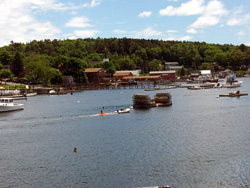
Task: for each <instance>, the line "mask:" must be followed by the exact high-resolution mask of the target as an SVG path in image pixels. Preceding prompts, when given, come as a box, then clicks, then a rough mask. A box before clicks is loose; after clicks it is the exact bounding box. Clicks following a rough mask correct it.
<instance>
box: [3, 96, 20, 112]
mask: <svg viewBox="0 0 250 188" xmlns="http://www.w3.org/2000/svg"><path fill="white" fill-rule="evenodd" d="M13 100H14V99H13V98H0V112H9V111H15V110H23V108H24V107H23V104H15V103H14V102H13Z"/></svg>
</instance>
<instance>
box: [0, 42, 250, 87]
mask: <svg viewBox="0 0 250 188" xmlns="http://www.w3.org/2000/svg"><path fill="white" fill-rule="evenodd" d="M34 54H36V55H38V56H39V57H43V58H40V59H39V60H37V59H36V58H35V56H34ZM32 58H34V59H33V60H32ZM103 58H109V60H110V62H109V63H106V62H105V63H99V65H96V66H100V67H103V68H104V69H106V71H107V72H109V73H111V74H113V73H114V72H115V71H116V70H131V69H141V70H142V73H146V74H147V73H148V72H149V71H152V70H160V68H161V67H160V66H158V64H162V65H163V64H164V62H179V64H180V65H183V66H184V68H185V69H184V70H185V71H186V70H189V69H190V68H192V69H200V68H201V66H204V65H203V63H208V64H209V65H212V64H213V65H215V64H216V67H215V70H221V69H226V68H230V69H233V70H243V69H247V67H248V66H249V64H250V48H249V47H248V46H245V45H243V44H241V45H240V46H233V45H229V44H224V45H219V44H208V43H205V42H186V41H184V42H180V41H162V40H145V39H129V38H121V39H118V38H109V39H103V38H97V39H92V38H86V39H76V40H70V39H67V40H56V39H55V40H52V41H51V40H49V39H46V40H42V41H36V40H34V41H31V42H29V43H27V44H22V43H15V42H13V41H12V42H11V44H10V45H9V46H4V47H2V48H0V63H1V64H2V65H10V67H11V71H12V73H13V74H14V75H15V76H18V77H24V76H26V77H28V78H30V77H36V76H34V71H33V70H32V69H31V67H33V66H34V67H36V68H38V67H43V66H44V67H46V68H43V69H42V68H40V69H41V70H47V71H45V72H47V73H49V72H50V71H48V70H53V71H52V72H54V73H55V72H57V71H59V72H60V73H61V75H72V76H73V77H74V78H75V79H77V81H79V82H86V79H85V76H84V75H83V74H81V72H82V71H84V70H85V68H87V67H91V65H90V64H91V62H92V61H99V62H102V60H103ZM27 60H29V61H28V62H29V63H28V62H27ZM41 61H45V62H41ZM31 62H35V63H31ZM48 62H49V63H48ZM34 64H37V65H34ZM0 68H1V67H0ZM36 68H35V70H37V69H36ZM51 68H54V69H51ZM210 68H211V67H210ZM55 70H57V71H55ZM38 72H39V71H38ZM41 72H42V71H41ZM59 72H57V73H56V75H57V76H56V77H58V79H56V78H52V77H53V76H51V75H50V76H46V77H45V79H50V80H47V81H46V82H48V83H49V82H50V81H51V82H53V83H56V82H58V83H59V82H60V74H58V73H59ZM51 74H52V73H51ZM37 75H38V73H37ZM52 75H53V74H52ZM38 80H39V79H38ZM43 82H45V81H43Z"/></svg>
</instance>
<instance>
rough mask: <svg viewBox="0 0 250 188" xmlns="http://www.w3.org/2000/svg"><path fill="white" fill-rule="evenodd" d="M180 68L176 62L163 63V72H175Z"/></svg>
mask: <svg viewBox="0 0 250 188" xmlns="http://www.w3.org/2000/svg"><path fill="white" fill-rule="evenodd" d="M181 68H182V66H179V63H178V62H166V63H165V70H168V71H176V70H178V69H181Z"/></svg>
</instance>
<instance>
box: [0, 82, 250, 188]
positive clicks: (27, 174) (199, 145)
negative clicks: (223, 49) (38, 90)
mask: <svg viewBox="0 0 250 188" xmlns="http://www.w3.org/2000/svg"><path fill="white" fill-rule="evenodd" d="M239 80H243V85H242V87H241V88H240V89H241V92H246V93H250V78H242V79H239ZM168 91H169V92H170V93H171V95H172V100H173V106H172V107H162V108H152V109H149V110H142V111H141V110H132V111H131V113H129V114H120V115H117V114H114V113H111V114H109V115H107V116H103V117H100V116H98V115H97V113H98V112H99V111H100V109H101V108H102V107H104V108H105V109H104V111H105V112H114V111H115V110H116V109H118V108H120V107H121V106H123V107H130V106H131V105H132V96H133V95H134V94H136V93H146V94H149V95H150V96H151V97H153V96H154V95H155V93H157V91H153V92H146V91H143V90H142V89H135V90H132V89H130V90H128V89H127V90H125V89H122V90H98V91H84V92H78V93H74V94H73V95H60V96H57V95H56V96H47V95H41V96H36V97H31V98H28V100H27V101H16V102H19V103H24V104H25V108H24V110H23V111H17V112H11V113H2V114H0V143H1V144H0V187H23V188H26V187H87V188H94V187H103V188H104V187H105V188H129V187H133V186H156V185H170V186H171V187H173V188H174V187H178V188H188V187H190V188H193V187H194V188H196V187H197V188H200V187H201V188H203V187H204V188H208V187H235V188H236V187H237V188H238V187H250V147H249V146H250V123H249V122H250V113H249V110H250V97H249V96H243V97H241V98H217V96H218V95H219V94H225V93H229V92H232V91H235V89H227V88H223V89H208V90H196V91H193V90H187V89H172V90H168ZM74 147H77V153H74V152H73V148H74Z"/></svg>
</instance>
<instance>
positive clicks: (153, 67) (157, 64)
mask: <svg viewBox="0 0 250 188" xmlns="http://www.w3.org/2000/svg"><path fill="white" fill-rule="evenodd" d="M148 68H149V71H159V70H161V61H160V60H157V59H153V60H152V61H150V62H149V64H148Z"/></svg>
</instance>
